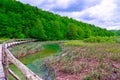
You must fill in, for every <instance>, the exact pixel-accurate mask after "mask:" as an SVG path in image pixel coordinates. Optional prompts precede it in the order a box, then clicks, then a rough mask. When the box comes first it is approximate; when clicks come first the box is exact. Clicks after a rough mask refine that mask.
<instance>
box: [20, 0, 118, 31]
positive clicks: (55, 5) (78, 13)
mask: <svg viewBox="0 0 120 80" xmlns="http://www.w3.org/2000/svg"><path fill="white" fill-rule="evenodd" d="M20 1H21V2H23V3H29V4H31V5H33V6H37V7H39V8H42V9H44V10H48V11H51V12H54V13H56V14H60V15H62V16H68V17H72V18H74V19H77V20H81V21H84V22H88V23H91V24H95V25H97V26H100V27H103V28H107V29H120V27H119V26H120V24H119V22H120V16H119V14H120V12H119V11H120V7H119V5H120V0H20Z"/></svg>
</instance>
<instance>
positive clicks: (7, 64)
mask: <svg viewBox="0 0 120 80" xmlns="http://www.w3.org/2000/svg"><path fill="white" fill-rule="evenodd" d="M5 62H6V67H5V78H6V80H8V68H9V61H8V58H7V55H5Z"/></svg>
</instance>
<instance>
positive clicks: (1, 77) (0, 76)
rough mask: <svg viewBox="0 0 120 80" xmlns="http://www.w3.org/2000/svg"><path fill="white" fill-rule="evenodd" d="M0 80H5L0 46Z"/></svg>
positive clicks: (0, 46) (0, 47)
mask: <svg viewBox="0 0 120 80" xmlns="http://www.w3.org/2000/svg"><path fill="white" fill-rule="evenodd" d="M0 80H5V74H4V70H3V64H2V45H0Z"/></svg>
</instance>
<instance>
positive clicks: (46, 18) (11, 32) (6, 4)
mask: <svg viewBox="0 0 120 80" xmlns="http://www.w3.org/2000/svg"><path fill="white" fill-rule="evenodd" d="M0 28H1V29H0V37H7V38H37V39H39V40H64V39H83V38H88V37H90V36H113V35H114V33H112V32H110V31H107V30H106V29H101V28H99V27H96V26H95V25H91V24H87V23H83V22H81V21H76V20H74V19H72V18H68V17H61V16H59V15H57V14H53V13H51V12H47V11H43V10H41V9H38V8H37V7H33V6H30V5H28V4H22V3H20V2H17V1H15V0H0Z"/></svg>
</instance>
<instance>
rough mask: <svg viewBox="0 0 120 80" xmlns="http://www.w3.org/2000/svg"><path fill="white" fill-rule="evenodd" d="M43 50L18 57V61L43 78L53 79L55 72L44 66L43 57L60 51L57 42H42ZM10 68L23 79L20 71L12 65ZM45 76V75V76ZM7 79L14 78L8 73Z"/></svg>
mask: <svg viewBox="0 0 120 80" xmlns="http://www.w3.org/2000/svg"><path fill="white" fill-rule="evenodd" d="M43 48H44V49H43V50H42V51H40V52H38V53H35V54H31V55H27V56H25V57H23V58H21V59H20V61H21V62H22V63H23V64H25V65H26V66H27V67H29V68H30V69H31V70H32V71H33V72H34V73H36V74H37V75H38V76H40V77H42V78H43V79H44V80H54V79H53V78H55V73H54V70H53V69H48V68H47V67H46V66H45V63H44V59H45V58H47V57H51V56H55V55H57V54H59V53H60V51H61V47H60V46H59V44H57V43H56V44H44V45H43ZM10 68H11V69H12V70H13V71H14V72H15V74H17V75H18V76H19V77H20V78H21V79H22V80H25V78H24V76H23V75H22V74H21V72H20V71H19V70H18V69H17V68H16V67H15V66H14V65H10ZM46 76H47V77H46ZM46 78H47V79H46ZM9 80H15V79H14V78H13V77H12V76H11V75H9Z"/></svg>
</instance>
